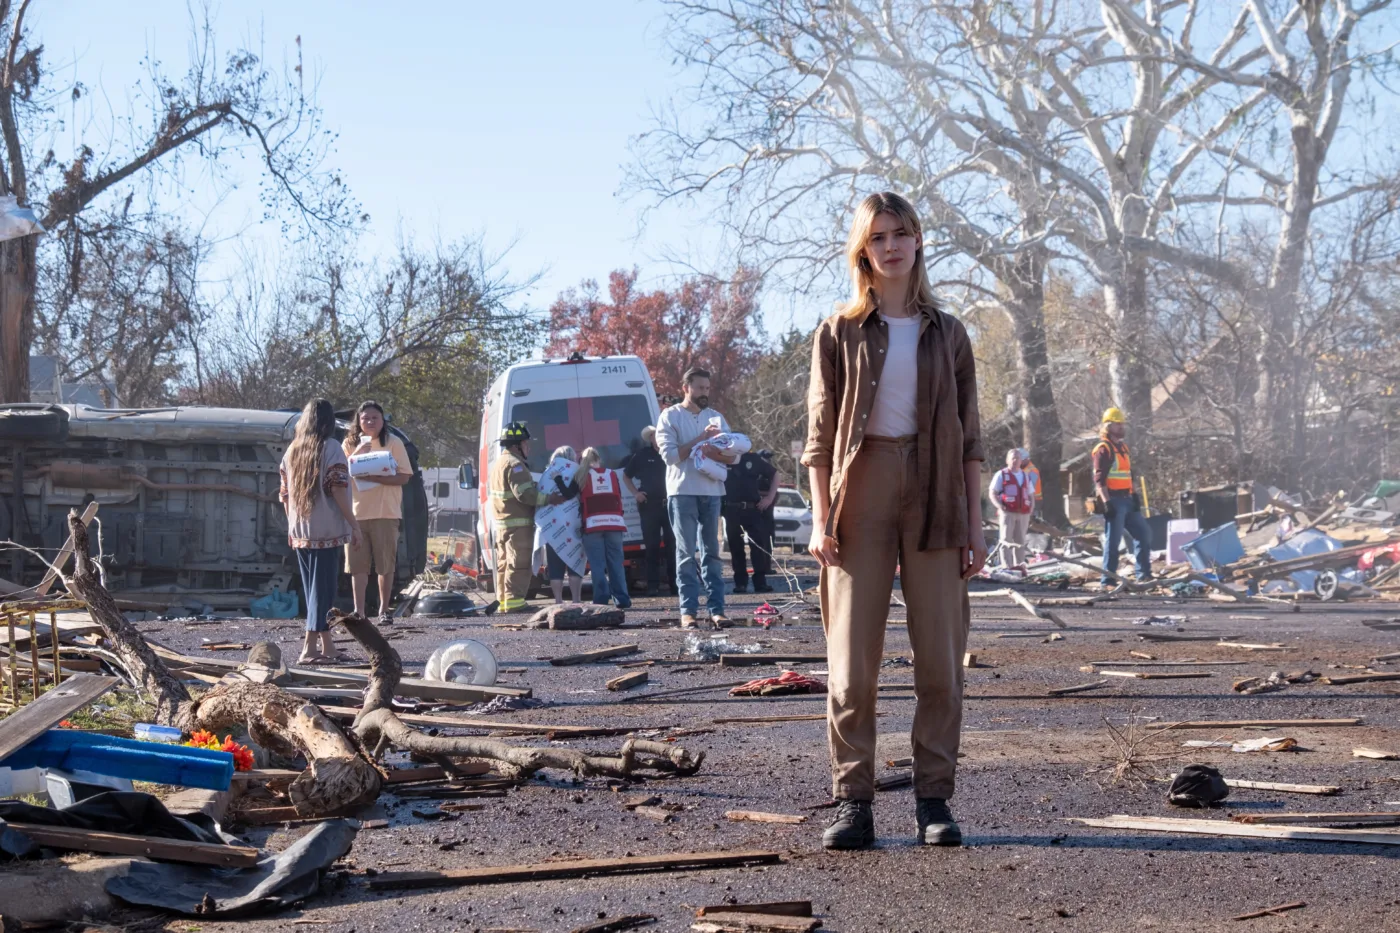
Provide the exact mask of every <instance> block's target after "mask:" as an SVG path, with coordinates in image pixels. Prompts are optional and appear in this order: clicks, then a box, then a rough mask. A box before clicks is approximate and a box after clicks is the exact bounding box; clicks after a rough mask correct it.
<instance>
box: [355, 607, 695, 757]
mask: <svg viewBox="0 0 1400 933" xmlns="http://www.w3.org/2000/svg"><path fill="white" fill-rule="evenodd" d="M329 622H330V624H331V626H332V627H334V626H336V625H343V626H344V627H345V630H346V631H348V632H349V633H350V634H351V635H352V636H353V637H354V639H355V640H356V641H358V642H359V643H360V646H361V647H362V648H364V650H365V652H366V653H367V654H368V655H369V658H370V671H371V673H370V675H369V683H368V686H367V687H366V690H365V700H364V704H363V706H362V707H361V709H360V712H359V715H358V716H356V717H355V722H354V725H353V729H354V731H355V733H356V735H358V736H359V738H360V740H361V741H362V742H363V743H364V746H365V747H366V748H371V749H374V750H375V753H376V756H377V755H378V754H379V753H382V751H383V750H384V749H385V748H386V747H388V746H393V747H395V748H398V749H402V750H404V751H408V752H414V753H416V754H419V755H426V756H428V757H429V758H436V757H438V756H449V757H454V758H455V757H466V758H485V759H489V760H491V761H492V762H493V764H494V766H495V770H496V771H498V772H500V773H501V774H502V775H504V776H505V777H507V778H512V779H520V778H524V777H528V776H530V775H532V774H534V773H535V772H536V771H539V770H541V769H543V768H557V769H560V770H567V771H572V772H574V773H575V774H577V775H578V776H580V777H592V776H606V777H628V776H630V775H632V774H633V773H635V772H636V771H637V770H639V769H646V770H653V771H659V772H662V773H667V774H677V775H680V776H683V777H684V776H688V775H691V774H694V773H695V772H696V771H698V770H700V765H701V763H703V762H704V760H705V753H704V752H700V753H699V754H698V755H691V754H690V752H689V751H687V750H686V749H685V748H683V747H681V746H679V745H670V744H667V743H664V742H650V741H644V740H642V739H628V740H627V741H626V742H624V743H623V745H622V749H621V750H620V751H619V752H618V754H617V755H616V756H605V755H594V754H590V753H586V752H581V751H576V750H574V749H568V748H556V747H533V746H531V747H525V746H516V745H510V744H508V743H506V742H501V741H497V740H496V739H491V738H478V737H475V736H434V735H426V734H424V733H422V732H419V731H417V730H416V729H410V728H409V727H408V726H407V725H405V724H404V722H403V721H402V720H401V719H400V718H399V715H398V714H397V713H395V712H394V710H393V708H392V706H391V703H392V701H393V698H394V692H395V687H396V686H397V684H398V681H399V677H400V676H401V675H402V673H403V662H402V661H401V660H400V658H399V655H398V652H397V651H395V650H394V649H393V648H392V647H391V646H390V645H389V643H388V642H387V641H385V640H384V635H383V634H382V633H381V632H380V630H379V629H378V628H377V627H376V626H375V625H374V624H372V623H371V622H370V621H369V620H368V619H366V618H364V617H363V616H357V615H351V614H347V613H344V612H340V611H339V610H331V613H330V616H329ZM558 728H559V729H560V730H561V731H566V730H567V727H558Z"/></svg>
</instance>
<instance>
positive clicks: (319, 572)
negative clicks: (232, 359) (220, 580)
mask: <svg viewBox="0 0 1400 933" xmlns="http://www.w3.org/2000/svg"><path fill="white" fill-rule="evenodd" d="M334 434H335V407H334V406H332V405H331V403H330V402H329V401H327V400H326V399H323V398H318V399H312V400H311V401H310V402H308V403H307V405H306V408H305V409H303V411H302V413H301V420H300V421H298V422H297V433H296V437H294V438H293V439H292V443H291V446H289V447H288V448H287V452H286V454H285V455H283V457H282V464H281V466H280V467H279V468H278V473H279V474H280V477H281V484H280V491H279V494H278V498H279V499H281V500H282V505H283V506H285V507H286V509H287V543H288V544H289V545H291V548H292V550H293V551H294V552H295V553H296V556H297V566H298V567H299V568H300V570H301V588H302V592H304V593H305V594H306V643H305V644H304V645H303V647H302V649H301V658H300V659H299V663H301V664H314V663H316V662H319V661H325V660H329V659H330V658H333V657H335V646H334V645H333V644H332V642H331V633H330V628H329V626H327V624H326V612H327V611H328V610H329V609H330V608H331V603H332V601H334V599H335V591H336V584H337V583H338V582H339V578H340V574H339V570H340V548H341V547H342V546H343V545H349V546H351V547H354V546H355V545H357V544H359V543H360V526H359V524H358V523H357V522H356V521H355V512H354V508H353V507H352V506H351V504H350V490H349V483H350V473H349V466H348V464H347V463H346V461H345V453H344V451H342V450H341V449H340V447H339V446H338V445H336V443H335V442H334V440H332V436H333V435H334Z"/></svg>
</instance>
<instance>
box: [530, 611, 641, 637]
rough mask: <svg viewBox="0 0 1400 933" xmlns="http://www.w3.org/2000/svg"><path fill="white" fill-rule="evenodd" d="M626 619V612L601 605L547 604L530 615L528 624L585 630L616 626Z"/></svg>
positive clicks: (561, 629) (562, 629) (563, 629)
mask: <svg viewBox="0 0 1400 933" xmlns="http://www.w3.org/2000/svg"><path fill="white" fill-rule="evenodd" d="M626 621H627V614H626V613H624V612H623V611H622V610H621V609H606V608H603V607H602V606H565V605H558V606H549V607H548V608H545V609H541V610H540V611H539V612H537V613H535V614H534V615H533V616H531V617H530V622H529V625H530V626H532V627H534V628H550V629H557V630H560V631H570V632H576V631H586V630H588V629H600V628H617V627H618V626H620V625H622V624H623V623H624V622H626Z"/></svg>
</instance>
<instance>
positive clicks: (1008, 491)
mask: <svg viewBox="0 0 1400 933" xmlns="http://www.w3.org/2000/svg"><path fill="white" fill-rule="evenodd" d="M997 479H998V480H1000V482H1001V491H1000V492H999V493H997V496H996V498H997V504H998V505H999V506H1000V507H1001V509H1002V511H1004V512H1012V513H1014V514H1017V515H1029V514H1030V513H1031V511H1032V509H1033V508H1034V507H1035V499H1034V497H1033V495H1032V494H1031V484H1030V482H1029V481H1028V480H1027V478H1026V475H1025V474H1024V473H1022V474H1021V478H1020V479H1017V478H1016V474H1015V473H1013V472H1012V471H1011V470H1008V469H1006V468H1004V467H1003V468H1002V470H1001V475H1000V476H998V477H997Z"/></svg>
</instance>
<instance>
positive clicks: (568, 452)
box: [549, 444, 578, 463]
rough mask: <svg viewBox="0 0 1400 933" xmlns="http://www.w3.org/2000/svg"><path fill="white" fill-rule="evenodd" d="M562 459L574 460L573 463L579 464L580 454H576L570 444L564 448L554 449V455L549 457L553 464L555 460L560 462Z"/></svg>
mask: <svg viewBox="0 0 1400 933" xmlns="http://www.w3.org/2000/svg"><path fill="white" fill-rule="evenodd" d="M561 458H562V459H564V460H572V461H573V462H575V463H577V462H578V453H576V452H575V451H574V449H573V448H572V447H570V446H569V445H568V444H565V445H564V446H563V447H556V448H554V453H552V454H550V455H549V462H550V463H553V462H554V461H555V460H559V459H561Z"/></svg>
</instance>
